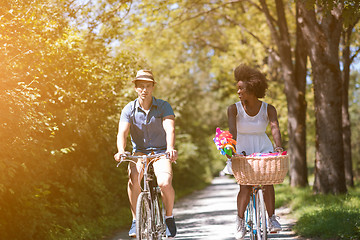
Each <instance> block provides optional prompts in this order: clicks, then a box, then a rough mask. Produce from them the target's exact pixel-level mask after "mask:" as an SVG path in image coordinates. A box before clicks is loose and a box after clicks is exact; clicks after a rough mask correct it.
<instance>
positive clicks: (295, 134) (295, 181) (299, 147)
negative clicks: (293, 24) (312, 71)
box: [260, 0, 308, 187]
mask: <svg viewBox="0 0 360 240" xmlns="http://www.w3.org/2000/svg"><path fill="white" fill-rule="evenodd" d="M260 2H261V4H262V7H263V9H264V13H265V16H266V17H267V19H268V24H269V27H270V30H271V33H272V38H273V39H274V41H275V42H276V44H277V47H278V49H279V56H280V59H281V67H282V72H283V78H284V84H285V94H286V99H287V103H288V104H287V108H288V131H289V148H288V150H289V154H290V171H289V173H290V184H291V186H301V187H304V186H307V185H308V180H307V164H306V124H305V117H306V101H305V84H306V58H307V54H306V51H304V49H306V48H305V46H304V42H303V38H302V37H301V34H299V32H297V35H300V38H299V39H300V40H299V41H297V44H296V53H295V67H294V65H293V64H294V63H293V59H292V52H291V43H290V36H289V31H288V27H287V20H286V16H285V9H284V5H283V0H276V1H275V2H276V11H277V18H278V21H277V28H275V27H274V26H272V25H271V20H270V17H269V15H270V14H269V12H268V11H267V5H266V3H265V1H264V0H261V1H260ZM276 29H278V32H279V34H277V31H276ZM297 37H299V36H297Z"/></svg>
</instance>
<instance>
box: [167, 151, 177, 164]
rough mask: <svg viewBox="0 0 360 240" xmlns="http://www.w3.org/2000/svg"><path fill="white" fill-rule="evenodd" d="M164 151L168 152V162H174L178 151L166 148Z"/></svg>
mask: <svg viewBox="0 0 360 240" xmlns="http://www.w3.org/2000/svg"><path fill="white" fill-rule="evenodd" d="M166 153H167V154H168V157H169V159H170V162H175V161H176V160H177V158H178V152H177V150H175V149H170V150H166Z"/></svg>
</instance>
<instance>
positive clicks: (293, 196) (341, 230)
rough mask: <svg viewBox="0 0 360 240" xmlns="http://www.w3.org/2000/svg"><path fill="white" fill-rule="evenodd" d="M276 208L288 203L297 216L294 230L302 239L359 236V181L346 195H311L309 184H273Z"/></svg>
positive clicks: (354, 237) (357, 237) (356, 237)
mask: <svg viewBox="0 0 360 240" xmlns="http://www.w3.org/2000/svg"><path fill="white" fill-rule="evenodd" d="M275 191H276V207H279V206H284V205H288V206H289V207H290V208H291V209H292V213H291V214H292V215H293V216H294V217H295V218H297V219H298V221H297V223H296V225H295V226H294V231H295V232H296V233H297V234H298V235H300V236H302V237H306V238H317V239H360V184H359V183H357V185H356V187H355V188H349V189H348V193H347V194H342V195H336V196H334V195H330V194H327V195H320V194H319V195H315V194H313V192H312V190H311V188H310V187H307V188H291V187H290V186H289V185H288V184H286V183H285V184H280V185H277V186H275Z"/></svg>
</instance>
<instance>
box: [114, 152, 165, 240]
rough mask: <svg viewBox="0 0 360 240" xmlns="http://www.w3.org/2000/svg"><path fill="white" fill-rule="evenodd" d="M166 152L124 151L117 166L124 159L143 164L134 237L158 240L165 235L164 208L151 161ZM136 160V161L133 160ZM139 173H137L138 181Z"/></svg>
mask: <svg viewBox="0 0 360 240" xmlns="http://www.w3.org/2000/svg"><path fill="white" fill-rule="evenodd" d="M162 156H167V157H168V155H167V154H166V153H158V154H149V155H141V156H133V155H130V153H125V155H123V157H124V158H125V159H123V160H121V161H120V162H119V163H118V164H117V167H118V166H119V165H120V164H121V163H122V162H124V161H127V162H132V163H134V164H136V163H137V161H138V160H139V159H141V163H142V164H143V186H141V184H140V187H141V193H140V195H139V197H138V199H137V204H136V239H139V240H141V239H151V240H155V239H156V240H160V239H162V238H163V237H166V235H165V233H166V225H165V210H164V205H163V202H162V199H161V190H160V187H159V186H158V184H157V181H156V176H155V173H154V167H153V163H154V162H155V161H157V160H158V159H159V158H160V157H162ZM135 160H136V161H135ZM140 178H141V174H139V182H141V180H140Z"/></svg>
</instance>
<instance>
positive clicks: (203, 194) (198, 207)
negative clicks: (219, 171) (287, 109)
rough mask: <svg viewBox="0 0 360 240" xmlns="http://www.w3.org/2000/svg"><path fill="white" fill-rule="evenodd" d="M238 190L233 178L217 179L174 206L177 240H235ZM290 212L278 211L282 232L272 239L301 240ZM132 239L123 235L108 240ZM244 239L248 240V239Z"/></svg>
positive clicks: (271, 236)
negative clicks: (289, 215)
mask: <svg viewBox="0 0 360 240" xmlns="http://www.w3.org/2000/svg"><path fill="white" fill-rule="evenodd" d="M238 191H239V186H238V185H237V184H236V182H235V180H234V179H233V178H228V177H217V178H215V179H214V180H213V181H212V184H211V185H210V186H208V187H206V188H205V189H203V190H201V191H196V192H194V193H192V194H190V195H189V196H187V197H185V198H183V199H180V200H179V201H178V202H176V203H175V207H174V216H175V219H176V225H177V228H178V231H177V235H176V239H179V240H180V239H194V240H195V239H211V240H230V239H231V240H234V239H235V238H234V233H235V216H236V214H237V210H236V197H237V194H238ZM288 213H289V212H288V209H286V208H280V209H276V214H277V215H279V216H280V217H281V218H280V220H279V222H280V223H281V225H282V227H283V231H281V232H279V233H276V234H269V235H268V238H269V239H284V240H292V239H300V238H299V237H297V236H296V235H295V233H294V232H293V231H292V226H293V225H294V224H295V221H294V220H292V219H287V218H286V214H288ZM120 239H131V238H129V237H128V236H127V232H121V233H119V234H117V235H116V236H114V237H113V238H109V239H108V240H120ZM245 239H249V237H248V235H247V236H246V238H245Z"/></svg>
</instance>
